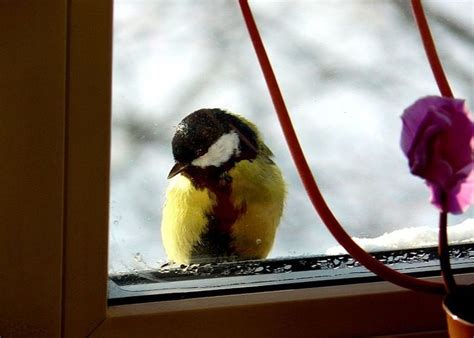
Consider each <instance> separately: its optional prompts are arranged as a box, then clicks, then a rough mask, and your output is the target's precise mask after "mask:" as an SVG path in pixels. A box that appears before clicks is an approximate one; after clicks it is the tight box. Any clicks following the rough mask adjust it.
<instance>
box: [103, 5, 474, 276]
mask: <svg viewBox="0 0 474 338" xmlns="http://www.w3.org/2000/svg"><path fill="white" fill-rule="evenodd" d="M424 3H425V9H426V12H427V15H428V17H429V20H430V24H431V27H432V30H433V33H434V35H435V39H436V42H437V47H438V49H439V52H440V55H441V58H442V62H443V64H444V66H445V70H446V72H447V75H448V78H449V80H450V83H451V85H452V87H453V90H454V92H455V95H456V96H457V97H459V98H464V99H466V101H467V103H468V105H470V106H472V102H473V91H472V83H473V72H472V64H471V62H472V59H473V56H474V55H473V47H472V46H473V44H472V40H473V36H472V31H473V29H474V27H473V21H472V3H471V2H470V1H426V2H424ZM408 5H409V4H408V2H401V1H367V0H366V1H350V2H348V1H336V2H335V1H332V0H327V1H326V0H320V1H277V2H276V1H275V2H270V1H262V2H251V7H252V9H253V11H254V15H255V18H256V21H257V24H258V26H259V29H260V31H261V34H262V37H263V39H264V43H265V45H266V47H267V52H268V53H269V57H270V59H271V62H272V64H273V66H274V69H275V72H276V75H277V78H278V80H279V83H280V86H281V89H282V91H283V95H284V97H285V99H286V103H287V106H288V109H289V111H290V113H291V116H292V120H293V123H294V125H295V128H296V131H297V133H298V136H299V138H300V141H301V143H302V146H303V149H304V151H305V154H306V156H307V159H308V161H309V163H310V165H311V168H312V170H313V173H314V174H315V176H316V179H317V180H318V183H319V185H320V187H321V189H322V192H323V194H324V195H325V197H326V199H327V202H328V204H329V205H330V207H331V208H332V210H333V212H334V213H335V215H336V216H337V218H338V219H339V221H340V222H341V223H342V224H343V225H344V227H345V229H346V230H347V231H348V232H349V233H350V234H351V236H354V237H357V238H361V239H362V240H361V243H362V244H363V245H364V246H365V247H366V248H367V249H369V250H372V251H380V250H395V249H401V248H409V247H420V246H432V245H435V244H436V241H437V222H438V213H437V210H436V209H435V208H434V207H432V206H431V205H430V203H429V201H428V200H429V192H428V190H427V189H426V186H425V184H424V183H423V181H422V180H420V179H419V178H417V177H414V176H412V175H411V174H410V173H409V170H408V165H407V160H406V159H405V157H404V156H403V153H402V151H401V149H400V146H399V137H400V132H401V120H400V115H401V113H402V111H403V109H404V108H405V107H407V106H408V105H410V104H411V103H412V102H414V101H415V100H416V99H417V98H419V97H421V96H425V95H437V94H438V90H437V87H436V84H435V82H434V80H433V77H432V74H431V71H430V68H429V65H428V63H427V61H426V57H425V55H424V51H423V48H422V45H421V43H420V38H419V36H418V32H417V31H416V28H415V26H414V22H413V19H412V17H411V12H410V8H409V6H408ZM114 7H115V9H114V10H115V18H114V51H113V53H114V59H113V60H114V61H113V121H112V123H113V128H112V159H111V168H112V169H111V192H110V193H111V195H110V201H111V202H110V257H109V271H110V273H113V274H116V273H120V272H130V271H137V270H148V269H156V268H159V267H161V266H163V265H164V264H166V263H167V261H168V260H167V257H166V254H165V251H164V249H163V245H162V240H161V232H160V223H161V217H162V206H163V203H164V200H165V189H166V186H167V184H168V180H167V175H168V173H169V171H170V169H171V167H172V166H173V164H174V160H173V155H172V152H171V139H172V137H173V134H174V132H175V130H176V126H177V124H178V123H179V122H180V121H181V120H182V119H183V118H184V117H185V116H186V115H188V114H189V113H191V112H193V111H195V110H198V109H200V108H222V109H227V110H230V111H232V112H235V113H238V114H241V115H243V116H245V117H246V118H248V119H249V120H251V121H253V122H254V123H255V124H256V125H257V126H258V128H259V129H260V131H261V133H262V134H263V137H264V140H265V142H266V144H267V145H268V146H269V147H270V148H271V150H272V151H273V153H274V154H275V158H274V160H275V162H276V163H277V164H278V165H279V167H280V168H281V170H282V172H283V176H284V178H285V180H286V183H287V189H288V196H287V200H286V204H285V209H284V214H283V217H282V219H281V222H280V225H279V228H278V231H277V234H276V238H275V242H274V245H273V248H272V250H271V252H270V253H269V255H268V258H288V257H301V256H315V255H326V254H336V255H337V254H340V253H342V252H343V251H342V250H341V248H339V247H338V245H337V243H336V242H335V240H334V239H333V238H332V237H331V235H330V234H329V232H328V231H327V230H326V228H325V226H324V225H323V224H322V223H321V221H320V219H319V218H318V216H317V215H316V213H315V211H314V210H313V207H312V206H311V204H310V202H309V200H308V198H307V196H306V193H305V191H304V189H303V187H302V184H301V182H300V179H299V177H298V174H297V172H296V170H295V168H294V164H293V162H292V159H291V156H290V154H289V152H288V148H287V146H286V143H285V140H284V138H283V134H282V132H281V129H280V127H279V124H278V121H277V118H276V115H275V113H274V109H273V106H272V103H271V100H270V97H269V94H268V91H267V89H266V86H265V83H264V80H263V77H262V74H261V71H260V68H259V66H258V64H257V61H256V56H255V54H254V51H253V48H252V46H251V43H250V40H249V37H248V33H247V31H246V28H245V26H244V23H243V19H242V16H241V13H240V9H239V7H238V4H237V1H211V0H209V1H205V0H201V1H191V0H190V1H171V0H168V1H154V0H153V1H151V0H150V1H146V0H142V1H133V0H116V1H115V6H114ZM473 217H474V215H473V211H472V208H471V210H469V211H468V212H467V213H465V214H463V215H460V216H455V217H451V216H450V218H449V222H450V225H451V228H452V233H451V239H452V240H453V241H455V242H457V243H468V242H474V221H473ZM282 268H283V270H284V266H283V267H282Z"/></svg>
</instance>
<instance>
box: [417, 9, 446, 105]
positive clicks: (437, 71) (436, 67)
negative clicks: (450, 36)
mask: <svg viewBox="0 0 474 338" xmlns="http://www.w3.org/2000/svg"><path fill="white" fill-rule="evenodd" d="M411 6H412V9H413V14H414V16H415V21H416V24H417V26H418V30H419V32H420V35H421V40H422V41H423V46H424V48H425V52H426V56H427V57H428V61H429V63H430V66H431V70H432V72H433V75H434V77H435V80H436V83H437V84H438V88H439V91H440V93H441V95H442V96H446V97H453V92H452V91H451V87H449V82H448V79H447V78H446V75H445V74H444V70H443V66H442V65H441V62H440V60H439V57H438V53H437V52H436V46H435V43H434V41H433V37H432V35H431V31H430V27H429V26H428V21H427V20H426V16H425V12H424V11H423V6H422V4H421V0H412V1H411Z"/></svg>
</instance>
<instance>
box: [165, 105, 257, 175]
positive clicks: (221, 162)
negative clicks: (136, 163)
mask: <svg viewBox="0 0 474 338" xmlns="http://www.w3.org/2000/svg"><path fill="white" fill-rule="evenodd" d="M172 148H173V156H174V159H175V161H176V165H175V166H174V167H173V169H172V170H171V172H170V175H169V177H173V176H174V175H176V174H178V173H179V172H181V171H183V170H186V169H187V168H198V170H199V169H206V168H211V170H215V169H216V168H221V169H222V170H228V169H230V168H231V167H232V166H233V165H234V164H235V162H238V161H240V160H243V159H253V158H255V157H256V156H257V152H258V141H257V135H256V133H255V131H254V130H253V129H252V128H251V127H250V126H249V125H248V124H247V123H246V122H245V120H243V119H241V118H239V117H237V116H236V115H233V114H229V113H227V112H225V111H224V110H221V109H200V110H197V111H195V112H193V113H191V114H189V115H188V116H186V117H185V118H184V119H183V120H182V121H181V122H180V123H179V124H178V126H177V128H176V132H175V134H174V137H173V141H172Z"/></svg>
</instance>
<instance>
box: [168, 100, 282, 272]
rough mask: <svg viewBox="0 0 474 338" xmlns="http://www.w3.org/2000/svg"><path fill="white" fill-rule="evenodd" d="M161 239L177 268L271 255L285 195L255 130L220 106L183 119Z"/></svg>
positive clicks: (278, 174) (174, 144)
mask: <svg viewBox="0 0 474 338" xmlns="http://www.w3.org/2000/svg"><path fill="white" fill-rule="evenodd" d="M172 150H173V156H174V160H175V165H174V166H173V168H172V169H171V171H170V173H169V175H168V178H169V179H170V182H169V186H168V189H167V191H166V201H165V204H164V207H163V218H162V224H161V235H162V240H163V245H164V248H165V250H166V254H167V256H168V259H169V260H170V261H171V262H175V263H178V264H190V263H202V262H210V261H223V260H240V259H242V260H246V259H261V258H265V257H266V256H267V255H268V253H269V251H270V249H271V248H272V245H273V240H274V238H275V233H276V229H277V227H278V223H279V222H280V218H281V215H282V212H283V204H284V200H285V195H286V187H285V182H284V180H283V177H282V174H281V171H280V169H279V168H278V167H277V165H276V164H275V162H273V160H272V157H273V154H272V152H271V150H270V149H269V148H268V147H267V146H266V145H265V144H264V143H263V140H262V137H261V135H260V133H259V131H258V130H257V127H256V126H255V125H254V124H253V123H251V122H250V121H248V120H246V119H245V118H243V117H241V116H238V115H236V114H233V113H230V112H228V111H224V110H221V109H217V108H215V109H200V110H197V111H195V112H193V113H191V114H190V115H188V116H187V117H185V118H184V119H183V120H182V121H181V122H180V123H179V124H178V126H177V127H176V132H175V134H174V136H173V140H172Z"/></svg>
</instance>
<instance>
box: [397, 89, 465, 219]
mask: <svg viewBox="0 0 474 338" xmlns="http://www.w3.org/2000/svg"><path fill="white" fill-rule="evenodd" d="M402 121H403V129H402V137H401V146H402V149H403V152H404V153H405V155H406V156H407V157H408V162H409V166H410V171H411V173H412V174H414V175H417V176H420V177H422V178H424V179H425V180H426V184H427V185H428V187H429V188H430V189H431V203H433V204H434V205H435V206H436V207H438V208H439V209H441V210H443V211H447V212H451V213H453V214H460V213H463V212H464V211H466V210H467V208H468V207H469V205H471V204H473V203H474V174H473V169H474V165H473V150H472V148H473V146H474V138H473V131H474V124H473V122H472V118H471V115H470V112H469V111H468V109H467V107H466V105H465V104H464V100H459V99H453V98H447V97H439V96H427V97H424V98H421V99H419V100H418V101H416V102H415V103H414V104H413V105H411V106H410V107H408V108H407V109H405V111H404V112H403V115H402Z"/></svg>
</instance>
